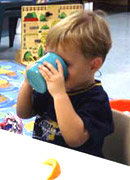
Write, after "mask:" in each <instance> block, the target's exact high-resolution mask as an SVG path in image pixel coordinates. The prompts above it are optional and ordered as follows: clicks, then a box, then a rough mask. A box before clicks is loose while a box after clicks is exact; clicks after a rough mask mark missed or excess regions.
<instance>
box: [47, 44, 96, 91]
mask: <svg viewBox="0 0 130 180" xmlns="http://www.w3.org/2000/svg"><path fill="white" fill-rule="evenodd" d="M49 51H52V52H55V53H57V54H59V55H60V56H61V57H62V58H63V59H64V61H65V63H66V64H67V66H68V78H67V79H66V81H65V87H66V90H67V91H74V90H80V89H84V88H87V87H89V86H90V85H91V84H92V83H94V72H93V71H92V70H91V61H89V60H86V59H85V58H84V57H83V55H82V54H81V53H80V52H79V51H78V50H77V49H74V48H69V47H67V48H65V49H61V48H58V50H51V49H50V50H49Z"/></svg>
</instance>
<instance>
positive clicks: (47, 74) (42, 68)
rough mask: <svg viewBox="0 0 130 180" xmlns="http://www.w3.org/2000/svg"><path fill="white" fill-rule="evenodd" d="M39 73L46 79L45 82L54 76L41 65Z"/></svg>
mask: <svg viewBox="0 0 130 180" xmlns="http://www.w3.org/2000/svg"><path fill="white" fill-rule="evenodd" d="M38 68H39V72H40V73H41V74H42V76H43V77H44V79H45V80H49V79H50V76H51V75H52V74H50V73H51V72H49V70H48V69H47V68H45V67H44V66H43V67H42V66H40V65H39V67H38Z"/></svg>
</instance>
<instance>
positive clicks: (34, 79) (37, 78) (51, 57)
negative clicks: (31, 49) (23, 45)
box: [27, 52, 68, 93]
mask: <svg viewBox="0 0 130 180" xmlns="http://www.w3.org/2000/svg"><path fill="white" fill-rule="evenodd" d="M56 59H58V60H59V61H60V63H61V64H62V67H63V72H64V77H65V78H66V77H67V75H68V70H67V65H66V64H65V62H64V61H63V59H62V58H61V57H60V56H59V55H57V54H55V53H53V52H49V53H47V54H46V55H45V56H43V57H42V58H40V59H39V60H38V61H36V63H35V64H34V65H33V66H32V67H31V68H30V69H28V71H27V79H28V81H29V84H30V85H31V86H32V87H33V88H34V89H35V90H36V91H37V92H40V93H45V92H46V91H47V86H46V81H45V80H44V78H43V77H42V75H41V74H40V72H39V69H38V66H39V65H40V64H42V65H43V62H44V61H47V62H49V63H51V64H52V65H53V66H54V67H55V68H56V69H57V64H56Z"/></svg>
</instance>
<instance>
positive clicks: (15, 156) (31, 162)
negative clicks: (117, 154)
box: [0, 130, 130, 180]
mask: <svg viewBox="0 0 130 180" xmlns="http://www.w3.org/2000/svg"><path fill="white" fill-rule="evenodd" d="M0 155H1V157H0V172H1V173H0V179H1V180H23V179H24V180H46V178H45V177H47V176H48V175H49V173H50V172H51V170H52V169H51V167H50V166H47V165H43V164H42V162H43V161H45V160H47V159H49V158H54V159H56V160H57V161H58V162H59V164H60V166H61V175H60V176H59V177H58V178H57V180H123V179H124V180H129V179H130V167H129V166H126V165H122V164H118V163H115V162H111V161H108V160H104V159H101V158H97V157H94V156H91V155H87V154H84V153H80V152H77V151H73V150H70V149H67V148H62V147H59V146H56V145H52V144H49V143H45V142H42V141H39V140H35V139H32V138H30V137H27V136H22V135H18V134H14V133H10V132H7V131H4V130H0Z"/></svg>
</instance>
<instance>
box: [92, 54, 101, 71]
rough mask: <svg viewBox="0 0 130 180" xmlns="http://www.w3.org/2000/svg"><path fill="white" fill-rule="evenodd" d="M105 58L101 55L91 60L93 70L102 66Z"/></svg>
mask: <svg viewBox="0 0 130 180" xmlns="http://www.w3.org/2000/svg"><path fill="white" fill-rule="evenodd" d="M102 63H103V60H102V58H100V57H96V58H94V59H92V60H91V70H95V71H97V70H98V69H99V68H100V67H101V66H102Z"/></svg>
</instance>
